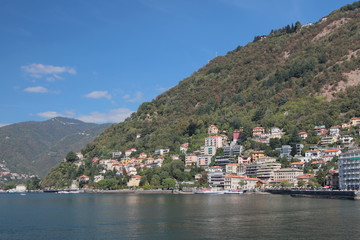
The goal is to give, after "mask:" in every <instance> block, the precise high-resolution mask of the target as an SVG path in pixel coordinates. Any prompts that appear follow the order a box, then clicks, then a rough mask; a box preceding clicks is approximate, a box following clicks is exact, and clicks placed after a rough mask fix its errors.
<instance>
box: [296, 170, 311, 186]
mask: <svg viewBox="0 0 360 240" xmlns="http://www.w3.org/2000/svg"><path fill="white" fill-rule="evenodd" d="M313 177H314V174H310V173H306V174H303V175H299V176H297V177H296V182H299V181H304V182H305V184H306V186H307V185H309V181H310V178H313Z"/></svg>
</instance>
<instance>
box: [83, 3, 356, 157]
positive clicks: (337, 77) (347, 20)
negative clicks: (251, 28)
mask: <svg viewBox="0 0 360 240" xmlns="http://www.w3.org/2000/svg"><path fill="white" fill-rule="evenodd" d="M359 6H360V4H359V2H355V3H354V4H352V5H348V6H345V7H343V8H341V9H339V10H336V11H334V12H332V13H331V14H329V15H328V16H327V17H325V18H322V19H321V20H319V21H318V22H316V23H314V24H312V25H307V26H301V24H299V23H296V24H295V25H293V26H286V27H284V28H283V29H278V30H271V33H270V34H269V35H267V36H266V37H263V38H261V37H255V39H254V42H251V43H249V44H247V45H246V46H244V47H242V46H239V47H238V48H236V49H235V50H233V51H230V52H228V53H227V54H226V55H225V56H222V57H216V58H215V59H213V60H212V61H211V62H209V63H208V64H207V65H205V66H204V67H203V68H201V69H199V70H198V71H197V72H195V73H193V74H192V75H191V76H189V77H188V78H186V79H184V80H182V81H181V82H180V83H179V84H178V85H177V86H175V87H173V88H172V89H170V90H168V91H166V92H164V93H163V94H161V95H159V96H158V97H157V98H156V99H154V100H153V101H152V102H145V103H143V104H142V105H141V106H140V107H139V109H138V111H137V112H136V113H133V114H132V115H131V117H130V118H128V119H127V120H126V121H124V122H122V123H119V124H114V125H113V126H112V127H110V128H108V129H106V130H105V132H104V133H103V134H101V136H99V137H98V138H96V139H95V141H93V142H91V143H89V144H87V145H86V147H84V148H83V150H82V151H83V153H85V154H87V155H88V156H90V157H92V156H98V157H101V156H109V154H110V153H111V152H112V151H113V150H121V151H125V150H126V149H129V148H133V147H135V148H136V149H138V151H139V152H142V151H145V152H152V151H153V150H154V149H156V148H170V149H171V150H173V151H177V150H178V148H179V146H180V144H182V143H184V142H189V143H190V150H194V149H196V148H198V147H199V146H200V145H201V144H202V143H203V137H204V136H205V135H206V128H207V127H208V125H210V124H215V125H217V126H218V127H219V128H220V129H221V130H223V131H225V132H226V133H228V134H231V133H232V131H233V130H234V129H237V128H239V127H244V130H245V135H244V137H246V136H250V131H251V128H252V127H255V126H258V125H262V126H264V127H270V126H278V127H281V128H284V130H285V131H290V130H294V129H296V130H304V131H309V130H311V129H312V128H313V126H314V125H316V124H325V125H326V126H330V125H335V124H338V123H341V122H342V121H347V120H348V119H349V117H352V116H359V115H360V96H359V85H358V84H359V82H360V50H359V49H360V11H359ZM138 133H140V134H141V137H140V138H136V134H138Z"/></svg>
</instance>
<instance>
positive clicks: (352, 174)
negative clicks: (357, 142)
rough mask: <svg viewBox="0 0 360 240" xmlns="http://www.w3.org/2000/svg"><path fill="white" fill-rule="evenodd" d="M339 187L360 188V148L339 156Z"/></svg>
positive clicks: (343, 188)
mask: <svg viewBox="0 0 360 240" xmlns="http://www.w3.org/2000/svg"><path fill="white" fill-rule="evenodd" d="M339 187H340V189H342V190H359V189H360V150H354V151H349V152H346V153H344V154H341V155H340V157H339Z"/></svg>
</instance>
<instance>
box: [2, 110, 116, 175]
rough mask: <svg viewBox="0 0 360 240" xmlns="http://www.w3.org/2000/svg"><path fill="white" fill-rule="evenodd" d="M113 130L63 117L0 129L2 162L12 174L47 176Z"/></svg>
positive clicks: (105, 125)
mask: <svg viewBox="0 0 360 240" xmlns="http://www.w3.org/2000/svg"><path fill="white" fill-rule="evenodd" d="M110 126H111V124H101V125H99V124H94V123H85V122H82V121H79V120H75V119H69V118H63V117H56V118H52V119H50V120H46V121H43V122H35V121H30V122H21V123H16V124H11V125H7V126H4V127H1V128H0V162H3V161H5V162H6V166H7V167H8V168H9V169H10V170H11V171H12V172H18V173H31V174H37V175H39V176H44V175H45V174H46V172H48V171H49V170H50V168H52V167H53V166H55V165H57V164H58V163H59V162H60V161H62V160H63V159H64V157H65V156H66V154H67V153H68V152H69V151H74V152H77V151H80V149H81V147H83V146H84V145H85V144H87V143H88V142H91V141H92V140H93V139H94V138H95V137H96V136H98V135H99V134H101V133H102V132H103V131H104V130H105V129H106V128H108V127H110Z"/></svg>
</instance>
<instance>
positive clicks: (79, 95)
mask: <svg viewBox="0 0 360 240" xmlns="http://www.w3.org/2000/svg"><path fill="white" fill-rule="evenodd" d="M352 2H353V1H346V0H316V1H314V0H273V1H265V0H262V1H260V0H251V1H242V0H238V1H237V0H182V1H180V0H179V1H169V0H131V1H130V0H126V1H125V0H118V1H115V0H114V1H92V0H84V1H80V0H77V1H67V0H65V1H48V0H43V1H37V0H32V1H28V0H15V1H13V0H2V1H0V36H1V37H0V66H1V68H0V111H1V114H0V126H3V125H4V124H11V123H16V122H22V121H30V120H35V121H42V120H45V119H49V118H52V117H55V116H65V117H70V118H76V119H80V120H83V121H85V122H96V123H102V122H120V121H123V120H124V119H125V118H126V117H127V116H129V115H130V113H131V112H134V111H136V110H137V108H138V106H139V105H140V104H141V103H142V102H144V101H151V100H152V99H153V98H155V97H156V96H157V95H159V94H160V93H162V92H164V91H166V90H167V89H169V88H171V87H173V86H175V85H177V84H178V82H179V81H181V80H182V79H184V78H186V77H188V76H189V75H190V74H191V73H193V72H195V71H197V69H199V68H200V67H202V66H204V65H205V64H206V63H207V62H208V61H209V60H211V59H212V58H214V57H216V55H225V54H226V53H227V52H228V51H230V50H233V49H235V48H236V47H237V46H239V45H242V46H244V45H246V44H247V43H248V42H250V41H252V40H253V38H254V36H255V35H263V34H268V33H269V32H270V31H271V29H277V28H281V27H283V26H285V25H287V24H291V23H295V22H296V21H300V22H301V23H302V24H305V23H308V22H316V21H318V20H319V19H320V18H321V17H323V16H325V15H327V14H329V13H330V12H331V11H333V10H335V9H337V8H339V7H341V6H343V5H346V4H348V3H352Z"/></svg>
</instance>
